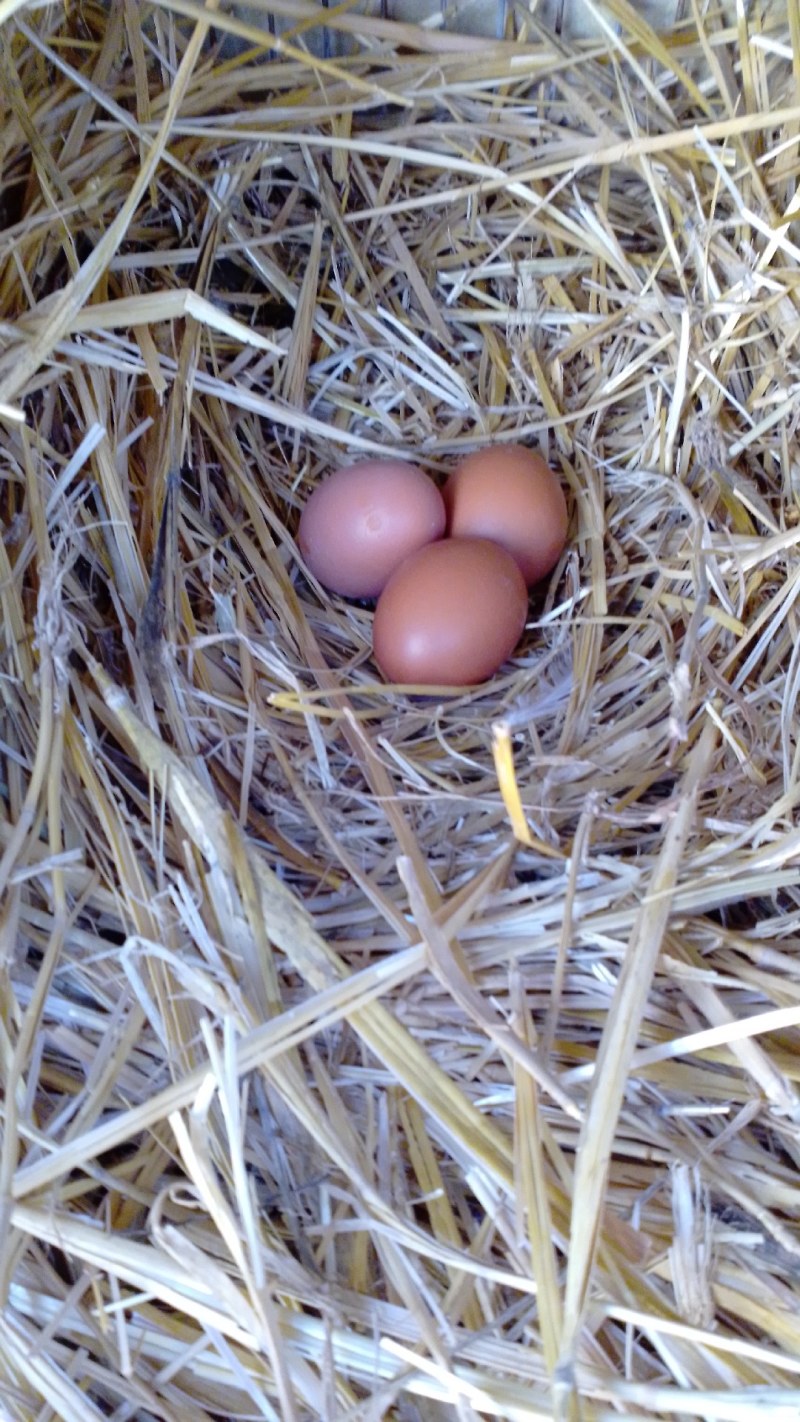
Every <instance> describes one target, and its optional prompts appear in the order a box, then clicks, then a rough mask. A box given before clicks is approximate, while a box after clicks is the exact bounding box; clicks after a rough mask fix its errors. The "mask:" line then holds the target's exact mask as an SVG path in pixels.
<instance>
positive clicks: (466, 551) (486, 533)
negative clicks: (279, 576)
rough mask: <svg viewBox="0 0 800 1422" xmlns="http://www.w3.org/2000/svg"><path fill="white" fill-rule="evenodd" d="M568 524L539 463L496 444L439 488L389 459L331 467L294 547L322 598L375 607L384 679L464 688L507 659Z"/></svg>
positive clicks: (518, 449) (553, 481) (556, 487)
mask: <svg viewBox="0 0 800 1422" xmlns="http://www.w3.org/2000/svg"><path fill="white" fill-rule="evenodd" d="M567 524H568V513H567V505H566V500H565V498H564V493H563V490H562V488H561V484H560V482H559V480H558V478H557V477H556V475H555V474H554V473H553V470H552V469H550V467H549V466H548V465H547V463H546V462H545V460H544V459H543V458H542V456H541V455H540V454H538V453H536V451H534V450H531V449H527V448H525V447H524V446H522V445H493V446H490V447H489V448H486V449H482V450H478V451H477V452H476V453H475V454H471V455H469V456H468V458H467V459H465V460H464V462H463V463H462V464H460V465H459V466H458V468H457V469H455V470H454V472H453V473H452V474H451V475H450V478H449V479H448V481H447V483H446V484H445V486H444V490H443V491H442V492H440V491H439V489H438V488H437V486H436V485H435V484H434V483H433V481H432V480H431V479H429V478H428V476H427V474H425V473H424V471H423V470H422V469H419V468H418V467H417V466H416V465H414V464H404V463H401V462H400V461H398V460H382V459H379V460H374V459H373V460H365V461H364V462H363V463H361V464H353V465H350V466H349V467H348V468H346V469H338V470H337V471H336V472H335V473H333V474H332V475H331V476H330V477H329V478H328V479H326V480H325V482H324V483H323V484H320V485H319V486H318V487H317V488H316V489H315V491H314V493H313V494H312V495H311V497H310V499H309V500H308V503H307V504H306V506H305V508H304V510H303V513H302V516H301V519H300V528H299V531H298V545H299V548H300V552H301V554H302V556H303V558H304V560H305V562H306V566H307V568H308V570H309V572H310V573H311V574H312V575H313V576H314V577H315V578H317V579H318V580H319V582H320V583H322V584H323V585H324V586H325V587H326V588H328V589H329V590H330V591H332V592H336V593H340V594H341V595H342V596H343V597H350V598H377V599H378V602H377V606H376V608H375V618H374V623H373V646H374V651H375V660H376V661H377V663H378V666H379V667H380V669H381V671H382V672H383V674H384V676H385V677H386V678H387V680H389V681H392V682H403V683H406V684H409V685H413V686H416V687H430V686H467V685H472V684H475V683H477V682H482V681H486V680H487V679H488V678H489V677H491V676H493V675H494V673H495V672H496V671H497V670H498V668H499V667H500V666H502V664H503V662H504V661H505V660H506V659H507V657H509V656H510V655H511V653H512V652H513V650H514V648H515V647H516V645H517V642H518V641H519V638H520V636H521V634H522V630H523V627H524V626H525V619H526V616H527V611H528V589H529V587H531V586H532V585H533V584H534V583H537V582H539V581H540V579H541V578H543V577H545V576H546V575H547V573H549V572H550V571H551V570H552V569H553V568H554V567H555V564H556V563H557V562H558V559H559V557H560V555H561V552H562V550H563V548H564V544H565V542H566V537H567Z"/></svg>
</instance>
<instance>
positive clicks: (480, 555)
mask: <svg viewBox="0 0 800 1422" xmlns="http://www.w3.org/2000/svg"><path fill="white" fill-rule="evenodd" d="M527 611H528V592H527V589H526V587H525V582H524V579H523V577H522V574H521V573H520V570H519V568H518V567H517V565H516V563H515V562H514V559H513V558H512V557H511V555H510V553H506V551H505V549H503V548H500V547H499V545H498V544H497V543H490V542H489V541H488V539H485V538H447V539H444V540H442V541H441V542H439V543H430V544H429V545H428V547H427V548H422V549H420V551H419V552H418V553H412V555H411V557H410V558H406V561H405V562H404V563H402V564H401V565H400V567H399V568H398V569H397V571H396V572H395V573H393V574H392V576H391V578H390V579H389V582H388V583H387V585H386V587H385V588H384V590H383V592H382V593H381V596H380V598H379V599H378V606H377V607H376V609H375V621H374V625H373V633H372V635H373V645H374V648H375V660H376V661H377V663H378V666H379V667H380V669H381V671H382V672H383V674H384V676H385V677H386V678H387V680H389V681H401V682H413V683H414V684H415V685H420V686H469V685H471V684H473V683H475V682H480V681H486V680H487V679H488V678H489V677H490V676H493V675H494V673H495V672H496V671H497V669H498V667H500V666H502V664H503V662H504V661H505V660H506V658H507V657H509V656H510V655H511V653H512V652H513V650H514V648H515V647H516V645H517V642H518V641H519V638H520V635H521V633H522V629H523V627H524V626H525V617H526V615H527Z"/></svg>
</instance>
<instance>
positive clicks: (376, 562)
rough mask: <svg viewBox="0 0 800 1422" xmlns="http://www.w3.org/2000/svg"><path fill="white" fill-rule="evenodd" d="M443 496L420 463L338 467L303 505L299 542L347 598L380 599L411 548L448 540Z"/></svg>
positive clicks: (319, 573)
mask: <svg viewBox="0 0 800 1422" xmlns="http://www.w3.org/2000/svg"><path fill="white" fill-rule="evenodd" d="M444 528H445V511H444V502H443V500H442V496H441V494H440V493H439V490H438V489H437V487H436V485H435V484H434V483H433V481H432V480H431V479H429V478H428V476H427V474H425V473H424V472H423V471H422V470H421V469H419V468H418V467H417V466H416V465H415V464H404V463H401V462H400V460H396V459H368V460H364V462H363V463H361V464H351V465H349V466H348V467H347V468H345V469H337V470H336V471H335V472H334V473H333V474H331V475H330V477H329V478H328V479H326V480H325V481H324V483H322V484H320V485H318V487H317V488H316V489H315V490H314V492H313V494H312V495H311V497H310V499H309V500H308V503H307V504H306V506H305V508H304V509H303V512H302V515H301V518H300V527H299V529H298V533H297V542H298V546H299V548H300V552H301V554H302V556H303V558H304V560H305V562H306V565H307V567H308V568H309V570H310V571H311V572H312V573H313V575H314V577H315V578H318V579H319V581H320V582H321V583H322V584H323V585H324V586H325V587H326V588H329V589H330V590H331V591H332V592H337V593H341V594H342V596H343V597H359V598H360V597H365V598H366V597H377V595H378V593H379V592H381V591H382V589H383V588H384V587H385V586H386V583H387V582H388V581H389V578H390V577H391V575H392V573H393V572H394V570H395V568H397V567H399V565H400V564H401V563H402V562H403V560H404V559H405V558H407V557H408V556H409V554H410V553H415V552H416V551H417V549H418V548H422V547H424V545H425V544H426V543H431V542H433V540H434V539H436V538H441V537H442V535H443V533H444Z"/></svg>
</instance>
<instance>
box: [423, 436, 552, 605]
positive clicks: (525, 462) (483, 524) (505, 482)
mask: <svg viewBox="0 0 800 1422" xmlns="http://www.w3.org/2000/svg"><path fill="white" fill-rule="evenodd" d="M444 502H445V508H446V509H447V528H448V532H449V533H450V534H451V536H453V537H455V538H491V539H493V541H494V542H495V543H499V544H500V545H501V546H502V547H503V548H506V549H507V550H508V552H509V553H510V554H511V555H512V557H514V558H515V559H516V560H517V562H518V564H519V566H520V568H521V569H522V576H523V577H524V579H525V581H526V583H527V584H528V587H530V586H531V584H533V583H538V582H539V580H540V578H543V577H545V576H546V575H547V573H549V572H551V570H552V569H553V568H554V567H555V565H556V563H557V562H558V560H559V557H560V556H561V553H562V550H563V548H564V544H565V543H566V540H567V526H568V523H569V514H568V512H567V503H566V499H565V498H564V491H563V489H562V488H561V484H560V482H559V479H558V477H557V475H556V474H554V473H553V470H552V469H551V468H550V467H549V465H548V464H547V463H545V461H544V459H543V458H542V456H541V455H540V454H537V453H536V451H535V450H533V449H526V448H525V447H524V446H523V445H520V444H503V445H490V446H489V447H488V448H486V449H479V450H476V452H475V453H474V454H470V455H469V456H468V457H467V458H466V459H465V460H464V462H463V464H460V465H459V466H458V468H457V469H456V470H455V471H454V473H453V474H451V476H450V478H449V480H448V481H447V484H446V485H445V488H444Z"/></svg>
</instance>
